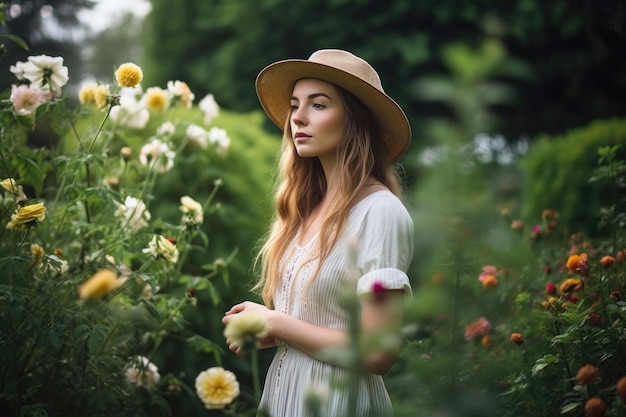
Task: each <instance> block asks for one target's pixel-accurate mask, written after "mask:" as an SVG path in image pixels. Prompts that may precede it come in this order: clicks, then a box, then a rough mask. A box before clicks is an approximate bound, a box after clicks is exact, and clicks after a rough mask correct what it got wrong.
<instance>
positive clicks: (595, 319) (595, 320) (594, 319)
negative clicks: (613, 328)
mask: <svg viewBox="0 0 626 417" xmlns="http://www.w3.org/2000/svg"><path fill="white" fill-rule="evenodd" d="M585 321H586V322H587V323H589V324H590V325H592V326H599V325H601V324H602V316H600V315H599V314H598V312H597V311H592V312H591V313H589V314H588V315H587V318H586V319H585Z"/></svg>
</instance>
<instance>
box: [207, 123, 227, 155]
mask: <svg viewBox="0 0 626 417" xmlns="http://www.w3.org/2000/svg"><path fill="white" fill-rule="evenodd" d="M209 142H210V143H211V144H213V145H217V153H218V155H222V156H224V155H226V153H227V152H228V148H229V147H230V138H229V137H228V133H226V130H224V129H220V128H219V127H212V128H211V130H209Z"/></svg>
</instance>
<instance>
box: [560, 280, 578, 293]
mask: <svg viewBox="0 0 626 417" xmlns="http://www.w3.org/2000/svg"><path fill="white" fill-rule="evenodd" d="M581 285H582V281H581V280H579V279H577V278H568V279H566V280H565V281H563V283H561V286H560V287H559V290H560V291H561V294H563V293H566V292H569V291H572V290H578V289H580V286H581Z"/></svg>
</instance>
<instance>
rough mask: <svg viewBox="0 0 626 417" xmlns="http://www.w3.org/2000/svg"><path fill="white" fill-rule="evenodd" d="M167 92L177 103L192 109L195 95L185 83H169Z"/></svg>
mask: <svg viewBox="0 0 626 417" xmlns="http://www.w3.org/2000/svg"><path fill="white" fill-rule="evenodd" d="M167 90H168V91H169V92H170V94H171V95H172V97H173V98H174V100H175V101H177V102H179V103H180V104H182V105H183V106H184V107H186V108H188V109H190V108H191V106H192V105H193V99H194V98H195V95H194V94H193V93H192V92H191V90H190V89H189V86H188V85H187V83H185V82H184V81H168V82H167Z"/></svg>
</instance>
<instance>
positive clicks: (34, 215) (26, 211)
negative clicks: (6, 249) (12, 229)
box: [11, 203, 46, 226]
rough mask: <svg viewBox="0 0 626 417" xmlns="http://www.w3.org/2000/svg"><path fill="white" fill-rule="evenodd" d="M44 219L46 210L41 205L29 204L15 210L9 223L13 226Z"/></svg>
mask: <svg viewBox="0 0 626 417" xmlns="http://www.w3.org/2000/svg"><path fill="white" fill-rule="evenodd" d="M45 218H46V208H45V207H44V206H43V203H35V204H30V205H28V206H23V207H20V208H18V209H17V210H15V213H13V215H12V216H11V221H12V223H13V224H14V225H15V226H19V225H21V224H27V223H30V222H34V221H39V222H40V221H42V220H43V219H45Z"/></svg>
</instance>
